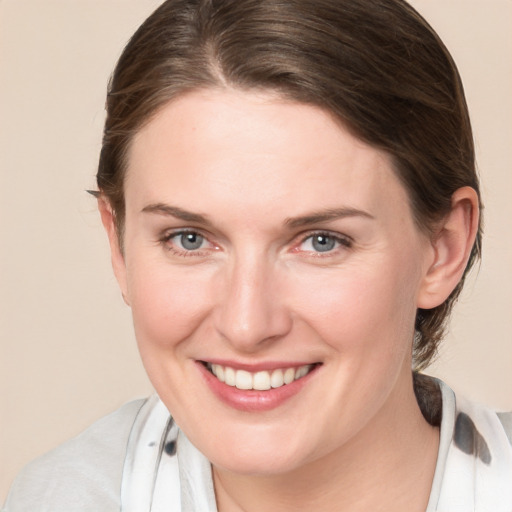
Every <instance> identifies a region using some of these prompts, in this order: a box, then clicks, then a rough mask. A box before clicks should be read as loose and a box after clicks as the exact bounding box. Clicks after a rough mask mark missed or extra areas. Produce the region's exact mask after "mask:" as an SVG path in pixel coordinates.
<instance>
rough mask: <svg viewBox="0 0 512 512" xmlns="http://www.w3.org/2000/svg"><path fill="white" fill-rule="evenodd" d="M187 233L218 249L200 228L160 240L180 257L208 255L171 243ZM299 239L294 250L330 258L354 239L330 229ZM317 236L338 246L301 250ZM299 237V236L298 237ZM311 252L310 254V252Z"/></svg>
mask: <svg viewBox="0 0 512 512" xmlns="http://www.w3.org/2000/svg"><path fill="white" fill-rule="evenodd" d="M187 234H193V235H198V236H200V237H201V238H202V239H203V240H204V241H206V242H207V243H209V244H210V245H212V246H213V247H215V250H217V249H218V247H216V246H215V245H214V244H212V243H211V242H209V240H208V237H207V236H205V235H203V234H202V233H201V232H200V231H199V230H195V229H180V230H178V231H172V232H167V233H165V234H164V235H163V236H162V237H160V238H159V240H158V242H159V243H160V244H161V245H162V246H163V247H164V248H165V249H166V250H167V251H169V252H171V253H172V254H173V255H176V256H180V257H194V256H195V257H204V256H205V255H206V253H205V251H204V250H201V249H197V250H186V249H178V248H176V247H175V246H174V245H173V244H170V241H171V240H172V239H173V238H176V237H179V236H183V235H187ZM299 237H300V238H299V241H298V243H296V244H294V248H293V249H292V252H302V253H305V254H308V256H307V257H313V258H328V257H332V256H334V255H335V254H337V252H338V250H339V249H340V247H342V248H345V249H351V248H352V246H353V241H352V239H351V238H350V237H348V236H343V235H340V234H338V233H336V234H335V233H331V232H329V231H314V232H308V233H305V234H303V235H299ZM315 237H325V238H329V239H331V240H333V241H334V242H335V243H336V244H338V246H337V247H335V248H334V249H333V250H328V251H325V253H324V252H322V251H301V250H300V249H299V247H300V246H301V245H303V244H304V243H305V242H306V241H307V240H309V239H312V240H313V239H314V238H315ZM296 238H297V237H296ZM309 253H310V254H309Z"/></svg>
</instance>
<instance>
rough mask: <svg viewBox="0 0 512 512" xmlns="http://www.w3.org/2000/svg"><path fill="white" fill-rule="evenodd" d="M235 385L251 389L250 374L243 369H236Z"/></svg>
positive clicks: (239, 387)
mask: <svg viewBox="0 0 512 512" xmlns="http://www.w3.org/2000/svg"><path fill="white" fill-rule="evenodd" d="M235 386H236V387H237V388H238V389H252V375H251V374H250V373H249V372H246V371H245V370H237V371H236V380H235Z"/></svg>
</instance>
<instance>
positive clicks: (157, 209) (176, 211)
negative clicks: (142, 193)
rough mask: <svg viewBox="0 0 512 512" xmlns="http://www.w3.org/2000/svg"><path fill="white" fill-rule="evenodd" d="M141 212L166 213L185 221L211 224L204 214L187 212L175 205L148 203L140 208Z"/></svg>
mask: <svg viewBox="0 0 512 512" xmlns="http://www.w3.org/2000/svg"><path fill="white" fill-rule="evenodd" d="M142 212H143V213H155V214H158V215H166V216H170V217H175V218H177V219H181V220H184V221H185V222H195V223H197V224H203V225H205V226H211V225H212V223H211V222H210V221H209V220H208V218H207V217H206V216H205V215H201V214H199V213H193V212H189V211H187V210H183V209H182V208H178V207H177V206H171V205H169V204H164V203H155V204H149V205H148V206H145V207H144V208H143V209H142Z"/></svg>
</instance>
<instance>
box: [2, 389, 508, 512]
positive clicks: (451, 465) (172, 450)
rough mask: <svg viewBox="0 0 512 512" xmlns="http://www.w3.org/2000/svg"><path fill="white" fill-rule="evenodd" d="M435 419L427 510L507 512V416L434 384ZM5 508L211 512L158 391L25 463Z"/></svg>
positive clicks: (207, 480)
mask: <svg viewBox="0 0 512 512" xmlns="http://www.w3.org/2000/svg"><path fill="white" fill-rule="evenodd" d="M439 385H440V388H441V392H442V421H441V429H440V444H439V453H438V458H437V465H436V470H435V474H434V480H433V484H432V491H431V495H430V499H429V503H428V507H427V512H434V511H437V512H469V511H475V512H511V511H512V413H506V414H496V413H495V412H492V411H490V410H489V409H486V408H484V407H482V406H478V405H475V404H472V403H470V402H468V401H466V400H464V399H462V398H457V399H456V398H455V395H454V393H453V391H452V390H451V389H450V388H449V387H448V386H446V385H445V384H444V383H442V382H439ZM2 510H3V511H4V512H46V511H48V512H75V511H76V512H78V511H81V512H85V511H107V510H108V511H110V510H112V511H114V510H121V511H122V512H146V511H147V512H149V511H151V512H164V511H166V512H169V511H178V510H181V511H183V512H216V511H217V508H216V505H215V494H214V489H213V481H212V474H211V466H210V463H209V462H208V460H207V459H206V458H205V457H204V456H203V455H202V454H201V453H200V452H199V451H198V450H197V449H196V448H195V447H194V446H193V445H192V444H191V443H190V441H189V440H188V439H187V438H186V437H185V435H184V434H183V432H181V431H180V430H179V429H178V428H177V427H176V425H175V424H174V422H173V421H172V418H171V417H170V415H169V413H168V411H167V409H166V408H165V406H164V405H163V403H162V402H161V401H160V399H159V398H158V397H157V396H153V397H151V398H148V399H147V400H138V401H135V402H130V403H129V404H126V405H125V406H123V407H121V408H120V409H119V410H117V411H116V412H114V413H112V414H110V415H109V416H106V417H105V418H103V419H101V420H99V421H98V422H96V423H95V424H93V425H92V426H91V427H90V428H88V429H87V430H86V431H85V432H83V433H82V434H81V435H79V436H77V437H76V438H74V439H72V440H70V441H68V442H67V443H65V444H63V445H62V446H60V447H59V448H57V449H55V450H53V451H52V452H50V453H48V454H47V455H44V456H43V457H40V458H39V459H36V460H35V461H34V462H32V463H31V464H29V465H28V466H27V467H26V468H25V469H24V470H23V471H22V472H21V473H20V475H19V476H18V478H17V479H16V480H15V482H14V484H13V486H12V488H11V492H10V494H9V496H8V498H7V501H6V503H5V505H4V509H2Z"/></svg>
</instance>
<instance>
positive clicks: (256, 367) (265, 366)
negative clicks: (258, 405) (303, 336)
mask: <svg viewBox="0 0 512 512" xmlns="http://www.w3.org/2000/svg"><path fill="white" fill-rule="evenodd" d="M200 362H202V363H205V364H218V365H220V366H229V367H230V368H233V369H235V370H245V371H248V372H251V373H255V372H259V371H272V370H277V369H280V368H299V367H300V366H305V365H315V364H320V363H319V362H318V361H261V362H258V363H242V362H240V361H233V360H229V359H202V360H200Z"/></svg>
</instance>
